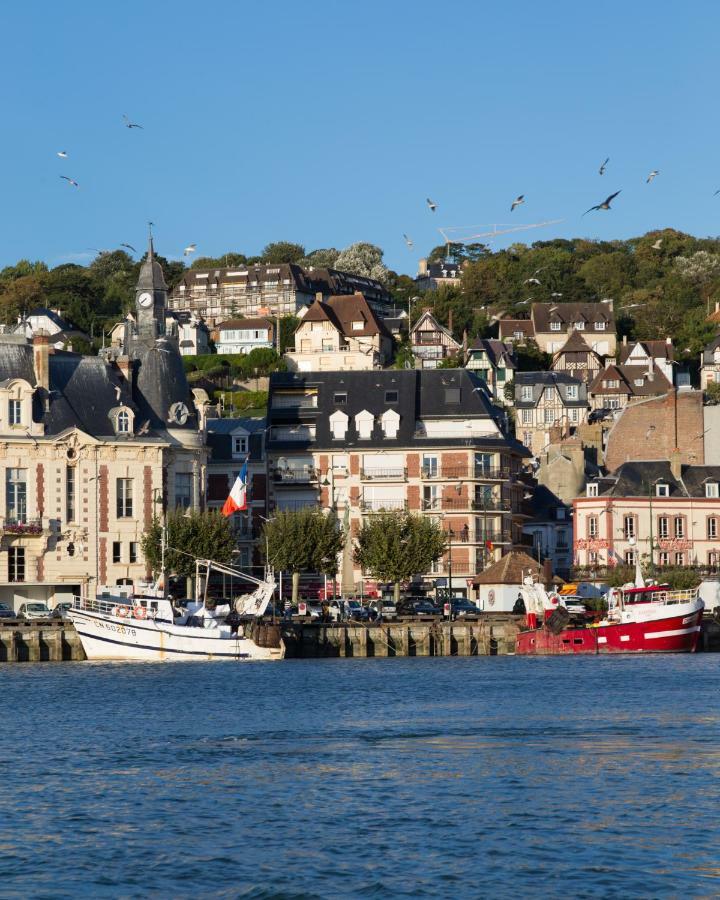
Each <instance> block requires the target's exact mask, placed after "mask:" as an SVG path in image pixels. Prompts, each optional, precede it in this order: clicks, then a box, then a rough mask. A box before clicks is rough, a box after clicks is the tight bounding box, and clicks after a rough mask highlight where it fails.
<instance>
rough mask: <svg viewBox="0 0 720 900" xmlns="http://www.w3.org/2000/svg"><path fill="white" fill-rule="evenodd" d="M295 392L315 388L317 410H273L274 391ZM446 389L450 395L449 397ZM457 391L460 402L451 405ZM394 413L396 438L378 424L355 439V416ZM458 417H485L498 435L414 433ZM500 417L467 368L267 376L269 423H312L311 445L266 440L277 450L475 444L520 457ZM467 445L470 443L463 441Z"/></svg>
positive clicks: (524, 452)
mask: <svg viewBox="0 0 720 900" xmlns="http://www.w3.org/2000/svg"><path fill="white" fill-rule="evenodd" d="M291 389H295V390H301V389H309V390H317V407H312V408H307V407H306V408H301V409H295V408H287V407H282V408H277V407H276V408H273V397H274V395H275V393H276V392H278V391H282V392H287V391H288V390H291ZM387 391H397V395H398V399H397V401H386V399H385V396H386V392H387ZM446 391H451V392H452V394H451V396H450V397H449V395H448V394H447V393H446ZM455 391H458V392H459V400H457V401H456V397H457V394H455V393H454V392H455ZM340 393H342V394H345V395H347V399H346V402H344V403H336V402H335V395H336V394H340ZM388 409H392V410H395V411H396V412H397V413H398V414H399V416H400V423H399V428H398V433H397V437H396V438H386V437H384V435H383V434H382V431H381V428H380V426H379V424H376V426H375V429H374V431H373V434H372V437H371V439H370V440H360V439H359V438H358V437H357V432H356V431H355V427H354V417H355V416H356V415H357V414H358V413H360V412H363V411H365V410H367V411H368V412H370V413H372V414H373V415H374V416H375V417H376V421H377V419H379V417H380V416H382V414H383V413H384V412H385V411H386V410H388ZM336 410H341V411H342V412H344V413H345V414H346V415H347V416H348V417H349V420H350V422H349V428H348V432H347V435H346V438H345V439H344V440H343V441H341V442H340V441H337V440H333V436H332V433H331V429H330V423H329V418H330V416H331V415H332V414H333V413H334V412H335V411H336ZM458 417H463V418H466V417H467V418H474V419H486V420H487V422H488V430H490V428H491V427H492V428H493V429H495V426H496V425H497V426H498V427H499V428H500V432H499V433H497V434H496V435H495V436H492V437H487V438H485V437H469V438H465V437H462V436H458V437H456V438H455V437H453V438H448V437H443V438H428V437H425V436H422V435H418V434H416V431H415V428H416V423H417V422H418V420H423V419H433V420H442V419H448V420H450V421H453V420H456V419H457V418H458ZM504 420H505V414H504V413H503V411H502V410H500V409H499V408H498V407H496V406H493V405H492V403H491V402H490V400H489V399H488V397H487V394H486V391H485V386H484V382H483V380H482V379H481V378H478V377H477V376H476V375H475V373H474V372H471V371H469V370H467V369H423V370H420V369H404V370H395V369H386V370H382V371H361V372H327V373H325V372H308V373H304V372H300V373H296V374H293V373H273V374H272V375H271V376H270V390H269V397H268V424H270V425H296V424H298V423H301V422H302V423H314V424H315V425H316V437H315V440H314V441H308V442H303V441H286V442H280V441H277V440H272V438H270V440H269V443H270V444H271V445H272V446H273V448H276V447H283V448H287V449H295V450H298V451H301V450H303V449H304V448H305V447H307V446H310V445H311V446H312V447H313V449H324V448H327V449H332V450H335V451H337V450H338V449H345V448H347V447H355V446H357V447H364V448H371V447H378V448H382V449H386V448H387V449H388V450H390V449H393V448H400V447H411V446H418V447H420V446H423V447H428V446H446V445H450V446H452V445H453V444H461V445H462V446H474V445H475V444H482V445H483V446H485V445H487V446H488V447H497V448H502V447H511V448H513V449H514V450H516V451H517V452H518V453H520V454H522V456H528V455H529V451H528V450H527V449H526V448H525V447H523V445H522V444H521V443H520V442H519V441H517V440H516V439H515V438H513V437H511V436H509V435H504V434H503V425H504ZM468 442H469V443H468Z"/></svg>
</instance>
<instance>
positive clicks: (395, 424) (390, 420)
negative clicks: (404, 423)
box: [380, 409, 400, 440]
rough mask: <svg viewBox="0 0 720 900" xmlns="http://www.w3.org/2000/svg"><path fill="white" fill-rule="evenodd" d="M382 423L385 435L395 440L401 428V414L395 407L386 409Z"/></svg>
mask: <svg viewBox="0 0 720 900" xmlns="http://www.w3.org/2000/svg"><path fill="white" fill-rule="evenodd" d="M380 423H381V425H382V430H383V435H384V436H385V437H386V438H390V439H391V440H394V439H395V438H396V437H397V433H398V429H399V428H400V416H399V415H398V414H397V413H396V412H395V410H394V409H386V410H385V412H384V413H383V414H382V417H381V419H380Z"/></svg>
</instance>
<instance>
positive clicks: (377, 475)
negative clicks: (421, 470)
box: [360, 466, 407, 481]
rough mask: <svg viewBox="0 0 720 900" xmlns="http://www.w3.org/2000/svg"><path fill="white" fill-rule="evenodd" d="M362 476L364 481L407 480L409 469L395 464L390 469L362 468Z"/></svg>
mask: <svg viewBox="0 0 720 900" xmlns="http://www.w3.org/2000/svg"><path fill="white" fill-rule="evenodd" d="M360 477H361V478H362V479H363V480H364V481H406V480H407V469H406V468H404V467H403V466H393V467H390V468H388V469H362V470H361V472H360Z"/></svg>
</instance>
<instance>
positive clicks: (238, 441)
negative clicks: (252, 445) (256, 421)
mask: <svg viewBox="0 0 720 900" xmlns="http://www.w3.org/2000/svg"><path fill="white" fill-rule="evenodd" d="M247 441H248V439H247V436H246V435H244V434H242V435H241V434H236V435H234V436H233V456H245V454H246V453H247Z"/></svg>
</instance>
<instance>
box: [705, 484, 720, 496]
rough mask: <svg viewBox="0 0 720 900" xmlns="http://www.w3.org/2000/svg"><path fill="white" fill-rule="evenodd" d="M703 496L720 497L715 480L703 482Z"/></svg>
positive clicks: (719, 490)
mask: <svg viewBox="0 0 720 900" xmlns="http://www.w3.org/2000/svg"><path fill="white" fill-rule="evenodd" d="M705 496H706V497H720V489H719V486H718V482H717V481H706V482H705Z"/></svg>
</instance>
